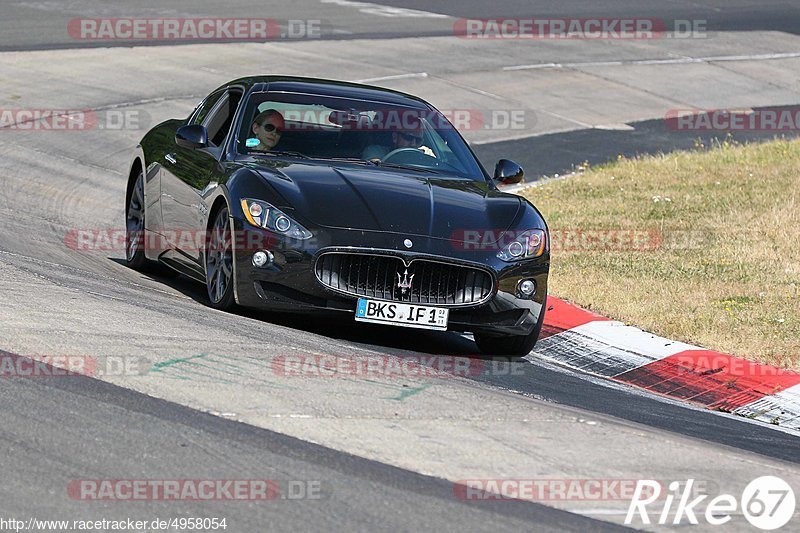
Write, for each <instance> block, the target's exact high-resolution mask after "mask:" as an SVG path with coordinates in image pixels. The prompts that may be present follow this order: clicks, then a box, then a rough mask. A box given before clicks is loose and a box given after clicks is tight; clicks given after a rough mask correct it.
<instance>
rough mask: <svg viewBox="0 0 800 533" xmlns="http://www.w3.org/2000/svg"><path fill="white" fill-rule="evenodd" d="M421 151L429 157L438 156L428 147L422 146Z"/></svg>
mask: <svg viewBox="0 0 800 533" xmlns="http://www.w3.org/2000/svg"><path fill="white" fill-rule="evenodd" d="M419 150H420V151H421V152H422V153H423V154H425V155H429V156H431V157H436V154H434V153H433V150H431V149H430V148H428V147H427V146H420V147H419Z"/></svg>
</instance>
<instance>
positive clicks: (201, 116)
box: [189, 91, 225, 124]
mask: <svg viewBox="0 0 800 533" xmlns="http://www.w3.org/2000/svg"><path fill="white" fill-rule="evenodd" d="M224 95H225V91H218V92H215V93H214V94H212V95H209V96H208V97H207V98H206V99H205V100H203V101H202V102H200V104H199V105H198V106H197V108H196V109H195V110H194V111H193V112H192V116H191V118H190V120H189V124H202V123H203V120H205V118H206V116H208V113H209V112H210V111H211V110H212V109H214V105H215V104H216V103H217V102H219V99H220V98H222V97H223V96H224Z"/></svg>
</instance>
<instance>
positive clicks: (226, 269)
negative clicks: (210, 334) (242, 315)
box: [204, 206, 236, 311]
mask: <svg viewBox="0 0 800 533" xmlns="http://www.w3.org/2000/svg"><path fill="white" fill-rule="evenodd" d="M213 220H214V223H213V224H212V226H211V237H210V238H209V240H208V247H207V248H206V251H205V254H204V255H205V265H206V289H207V291H208V299H209V301H210V305H211V307H213V308H214V309H220V310H222V311H228V310H230V309H232V308H233V307H234V305H235V301H234V297H233V284H234V283H235V282H236V279H235V277H234V275H233V238H232V233H231V222H230V218H229V216H228V207H227V206H225V207H222V208H220V209H219V210H218V211H217V212H216V214H215V215H214V218H213Z"/></svg>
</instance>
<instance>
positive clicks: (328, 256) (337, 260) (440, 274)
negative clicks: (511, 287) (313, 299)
mask: <svg viewBox="0 0 800 533" xmlns="http://www.w3.org/2000/svg"><path fill="white" fill-rule="evenodd" d="M315 272H316V275H317V279H318V280H319V282H320V283H322V284H323V285H325V286H326V287H329V288H331V289H333V290H336V291H339V292H343V293H346V294H350V295H352V296H364V297H367V298H377V299H381V300H389V301H393V302H407V303H419V304H430V305H442V306H464V305H474V304H478V303H482V302H483V301H484V300H486V299H488V298H489V297H490V296H491V295H492V291H493V288H494V287H493V279H492V276H491V275H490V274H489V273H488V272H486V271H484V270H482V269H479V268H473V267H468V266H463V265H456V264H450V263H440V262H438V261H431V260H428V259H414V260H412V261H411V262H410V263H409V266H408V267H406V266H405V265H404V264H403V261H402V259H400V258H399V257H394V256H386V255H371V254H359V253H349V252H327V253H324V254H322V255H321V256H320V257H319V258H318V259H317V263H316V267H315ZM412 276H413V278H412ZM401 284H404V285H410V287H407V288H405V289H404V288H403V287H401V286H400V285H401Z"/></svg>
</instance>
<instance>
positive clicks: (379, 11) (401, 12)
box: [320, 0, 450, 19]
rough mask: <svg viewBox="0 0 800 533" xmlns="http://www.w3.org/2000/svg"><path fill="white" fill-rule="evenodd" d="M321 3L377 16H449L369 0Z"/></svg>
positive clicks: (322, 1)
mask: <svg viewBox="0 0 800 533" xmlns="http://www.w3.org/2000/svg"><path fill="white" fill-rule="evenodd" d="M320 3H322V4H335V5H337V6H341V7H352V8H356V9H358V10H359V11H360V12H361V13H366V14H367V15H377V16H379V17H391V18H431V19H441V18H450V16H449V15H442V14H441V13H432V12H430V11H420V10H418V9H406V8H402V7H392V6H382V5H379V4H372V3H369V2H352V1H351V0H320Z"/></svg>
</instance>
